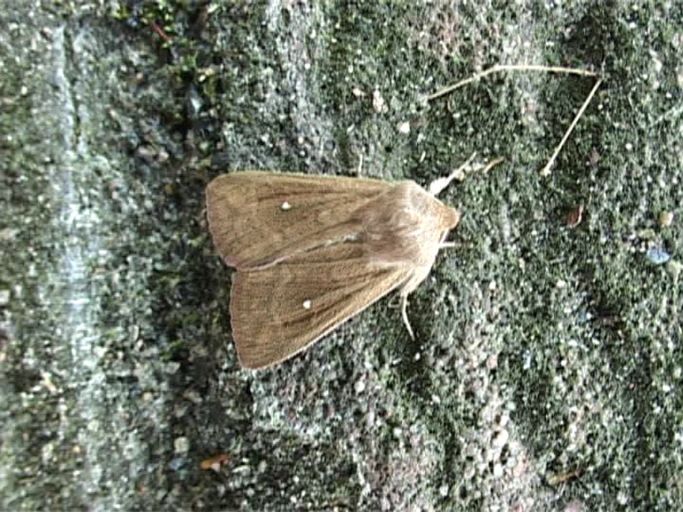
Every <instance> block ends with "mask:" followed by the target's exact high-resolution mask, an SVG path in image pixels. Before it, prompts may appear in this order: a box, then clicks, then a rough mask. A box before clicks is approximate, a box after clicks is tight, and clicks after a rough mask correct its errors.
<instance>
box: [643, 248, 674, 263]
mask: <svg viewBox="0 0 683 512" xmlns="http://www.w3.org/2000/svg"><path fill="white" fill-rule="evenodd" d="M645 256H647V259H648V260H650V262H652V263H654V264H655V265H662V264H664V263H666V262H667V261H669V260H670V259H671V255H670V254H669V253H668V252H666V251H665V250H664V249H662V248H661V247H650V248H649V249H648V250H647V252H646V253H645Z"/></svg>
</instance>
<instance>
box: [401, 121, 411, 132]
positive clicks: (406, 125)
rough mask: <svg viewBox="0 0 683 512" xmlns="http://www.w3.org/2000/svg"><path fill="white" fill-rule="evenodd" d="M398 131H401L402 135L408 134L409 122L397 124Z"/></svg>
mask: <svg viewBox="0 0 683 512" xmlns="http://www.w3.org/2000/svg"><path fill="white" fill-rule="evenodd" d="M398 132H399V133H402V134H403V135H408V134H409V133H410V123H409V122H408V121H406V122H405V123H401V124H399V125H398Z"/></svg>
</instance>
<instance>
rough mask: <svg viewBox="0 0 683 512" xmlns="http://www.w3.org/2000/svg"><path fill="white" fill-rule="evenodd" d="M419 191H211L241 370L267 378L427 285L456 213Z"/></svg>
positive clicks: (325, 186)
mask: <svg viewBox="0 0 683 512" xmlns="http://www.w3.org/2000/svg"><path fill="white" fill-rule="evenodd" d="M457 172H458V171H456V172H454V173H453V174H452V175H451V176H449V177H448V178H441V179H439V180H436V181H435V182H434V183H432V185H430V187H429V189H428V191H427V190H424V189H423V188H422V187H420V186H419V185H418V184H416V183H415V182H414V181H399V182H387V181H382V180H376V179H362V178H348V177H330V176H311V175H303V174H286V173H275V172H258V171H247V172H236V173H232V174H224V175H221V176H218V177H217V178H215V179H213V180H212V181H211V182H210V183H209V185H208V186H207V188H206V211H207V218H208V225H209V231H210V233H211V237H212V239H213V243H214V245H215V247H216V249H217V251H218V253H219V255H220V256H221V257H222V259H223V260H224V261H225V263H226V264H228V265H229V266H231V267H234V268H235V269H236V272H235V273H234V274H233V276H232V289H231V293H230V322H231V326H232V336H233V339H234V342H235V347H236V349H237V355H238V358H239V361H240V364H241V365H242V366H243V367H246V368H254V369H255V368H265V367H268V366H272V365H275V364H277V363H280V362H282V361H284V360H286V359H288V358H290V357H292V356H293V355H295V354H297V353H298V352H300V351H302V350H303V349H305V348H306V347H308V346H310V345H311V344H312V343H314V342H315V341H317V340H318V339H320V338H321V337H323V336H325V335H326V334H327V333H329V332H330V331H332V330H333V329H334V328H335V327H337V326H338V325H339V324H341V323H342V322H344V321H345V320H347V319H349V318H351V317H353V316H354V315H356V314H358V313H360V312H361V311H363V310H364V309H365V308H367V307H368V306H370V305H371V304H372V303H374V302H375V301H377V300H378V299H380V298H382V297H383V296H385V295H387V294H388V293H389V292H391V291H392V290H395V289H399V290H400V291H399V295H400V298H401V313H402V317H403V321H404V322H405V325H406V328H407V329H408V332H409V334H410V335H411V337H412V336H413V331H412V328H411V326H410V322H409V321H408V316H407V313H406V308H407V303H408V302H407V298H408V295H409V294H410V293H411V292H413V291H414V290H415V289H416V288H417V287H418V285H419V284H420V283H421V282H422V281H423V280H424V279H425V278H426V277H427V275H428V274H429V272H430V270H431V268H432V265H433V264H434V261H435V259H436V255H437V253H438V251H439V249H441V248H443V247H445V246H448V245H450V244H448V243H446V242H445V239H446V236H447V235H448V232H449V231H450V230H451V229H453V228H454V227H455V226H456V225H457V224H458V222H459V220H460V213H459V212H458V211H457V210H456V209H455V208H451V207H450V206H447V205H445V204H444V203H442V202H441V201H439V200H438V199H437V198H436V195H437V194H438V193H439V192H440V191H441V190H443V189H444V188H446V186H448V184H449V183H450V181H451V180H452V179H453V178H454V177H455V176H456V174H457Z"/></svg>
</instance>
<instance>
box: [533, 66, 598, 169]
mask: <svg viewBox="0 0 683 512" xmlns="http://www.w3.org/2000/svg"><path fill="white" fill-rule="evenodd" d="M601 83H602V78H599V79H598V81H597V82H595V85H594V86H593V89H592V90H591V92H590V93H589V94H588V97H587V98H586V101H584V102H583V105H581V108H580V109H579V111H578V112H577V113H576V116H574V120H573V121H572V124H570V125H569V128H568V129H567V131H566V132H564V136H563V137H562V140H561V141H560V143H559V144H558V145H557V147H556V148H555V151H554V152H553V154H552V156H551V157H550V159H549V160H548V163H547V164H545V167H543V169H541V173H540V174H541V176H550V168H551V167H552V166H553V164H554V163H555V159H556V158H557V155H559V154H560V151H561V150H562V146H564V144H565V143H566V142H567V139H569V135H570V134H571V133H572V131H573V130H574V127H575V126H576V123H578V122H579V118H580V117H581V116H582V115H583V113H584V111H585V110H586V109H587V108H588V104H589V103H590V102H591V100H592V99H593V96H594V95H595V92H596V91H597V90H598V87H600V84H601Z"/></svg>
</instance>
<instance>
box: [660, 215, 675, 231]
mask: <svg viewBox="0 0 683 512" xmlns="http://www.w3.org/2000/svg"><path fill="white" fill-rule="evenodd" d="M673 221H674V214H673V212H662V213H660V214H659V225H660V226H661V227H663V228H668V227H669V226H671V224H672V223H673Z"/></svg>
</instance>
